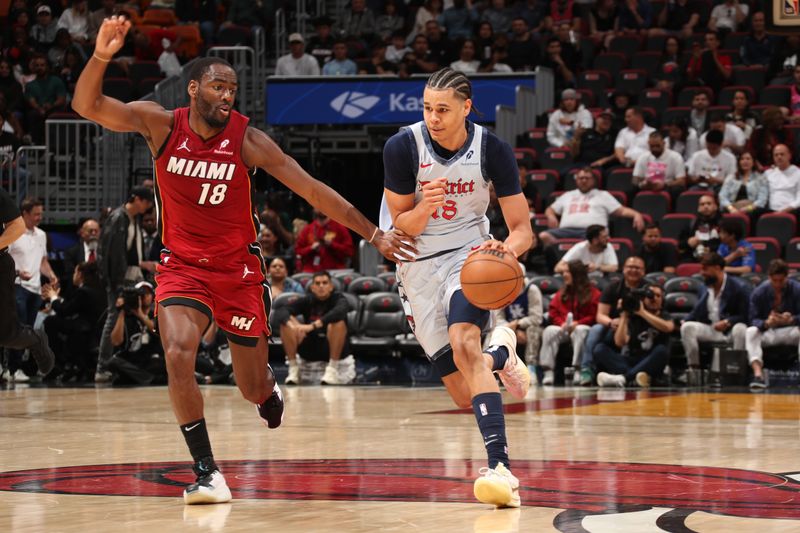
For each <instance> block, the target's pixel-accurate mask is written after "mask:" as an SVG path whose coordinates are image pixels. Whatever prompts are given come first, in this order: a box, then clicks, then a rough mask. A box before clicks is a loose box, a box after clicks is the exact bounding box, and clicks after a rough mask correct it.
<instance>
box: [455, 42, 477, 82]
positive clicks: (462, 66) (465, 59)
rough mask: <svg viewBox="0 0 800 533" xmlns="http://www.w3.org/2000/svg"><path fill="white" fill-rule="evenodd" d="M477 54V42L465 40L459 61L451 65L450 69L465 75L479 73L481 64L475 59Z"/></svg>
mask: <svg viewBox="0 0 800 533" xmlns="http://www.w3.org/2000/svg"><path fill="white" fill-rule="evenodd" d="M475 53H476V45H475V40H474V39H464V42H463V43H462V44H461V51H460V52H459V54H458V61H453V62H452V63H450V68H451V69H453V70H457V71H459V72H463V73H464V74H470V73H473V72H478V67H479V66H480V64H481V62H480V61H478V60H477V59H475Z"/></svg>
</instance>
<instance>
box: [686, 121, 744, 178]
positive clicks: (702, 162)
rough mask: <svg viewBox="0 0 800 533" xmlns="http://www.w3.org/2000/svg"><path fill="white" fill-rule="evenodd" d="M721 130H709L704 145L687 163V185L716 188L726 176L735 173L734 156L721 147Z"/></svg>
mask: <svg viewBox="0 0 800 533" xmlns="http://www.w3.org/2000/svg"><path fill="white" fill-rule="evenodd" d="M722 139H723V137H722V132H721V131H719V130H709V131H708V132H707V134H706V139H705V141H706V147H705V149H703V150H698V151H697V152H695V154H694V155H693V156H692V158H691V159H690V160H689V162H688V163H687V165H686V166H687V167H688V168H687V171H688V174H689V186H690V188H692V189H697V190H711V189H713V190H718V189H719V188H720V186H721V185H722V182H723V181H725V178H727V177H728V176H733V175H735V174H736V156H734V155H733V154H732V153H730V152H729V151H727V150H723V149H722Z"/></svg>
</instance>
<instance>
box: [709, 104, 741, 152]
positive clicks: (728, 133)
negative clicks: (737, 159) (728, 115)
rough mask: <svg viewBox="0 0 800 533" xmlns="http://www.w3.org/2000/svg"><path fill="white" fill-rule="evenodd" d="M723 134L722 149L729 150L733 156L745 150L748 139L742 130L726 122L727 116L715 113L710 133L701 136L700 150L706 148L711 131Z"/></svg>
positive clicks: (710, 124) (710, 125) (712, 117)
mask: <svg viewBox="0 0 800 533" xmlns="http://www.w3.org/2000/svg"><path fill="white" fill-rule="evenodd" d="M714 130H717V131H721V132H722V149H723V150H727V151H729V152H731V153H733V154H738V153H741V151H742V150H744V145H745V143H746V142H747V138H746V137H745V135H744V131H742V129H741V128H740V127H739V126H737V125H735V124H732V123H730V122H726V121H725V115H723V114H721V113H715V114H713V115H711V122H710V123H709V125H708V131H707V132H705V133H704V134H702V135H701V136H700V148H705V147H706V136H707V135H708V133H709V132H710V131H714Z"/></svg>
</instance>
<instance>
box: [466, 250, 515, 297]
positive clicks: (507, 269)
mask: <svg viewBox="0 0 800 533" xmlns="http://www.w3.org/2000/svg"><path fill="white" fill-rule="evenodd" d="M524 283H525V282H524V278H523V273H522V269H521V268H520V266H519V263H518V262H517V258H516V257H514V255H513V254H510V253H506V252H500V251H498V250H480V251H478V252H475V253H474V254H472V255H470V256H469V257H467V260H466V261H464V266H462V267H461V290H462V291H463V292H464V296H465V297H466V298H467V300H469V302H470V303H471V304H472V305H474V306H476V307H480V308H481V309H487V310H492V309H501V308H503V307H505V306H507V305H508V304H510V303H511V302H513V301H514V300H515V299H516V298H517V296H519V293H520V291H522V287H523V285H524Z"/></svg>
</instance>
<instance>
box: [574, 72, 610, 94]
mask: <svg viewBox="0 0 800 533" xmlns="http://www.w3.org/2000/svg"><path fill="white" fill-rule="evenodd" d="M610 85H611V76H610V75H609V74H608V72H605V71H599V70H587V71H585V72H582V73H580V74H579V75H578V88H580V89H589V90H590V91H592V92H593V93H595V94H601V93H602V92H603V91H605V90H606V89H607V88H608V87H609V86H610Z"/></svg>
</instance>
